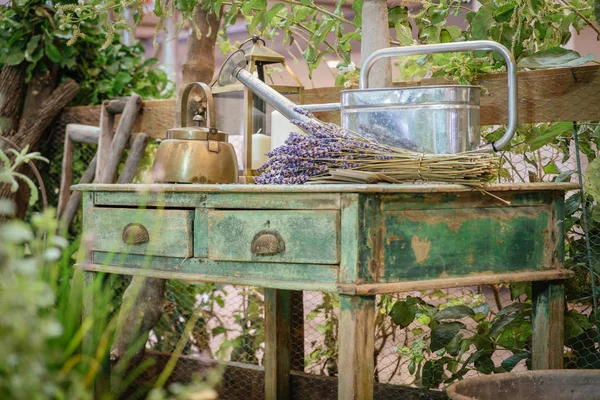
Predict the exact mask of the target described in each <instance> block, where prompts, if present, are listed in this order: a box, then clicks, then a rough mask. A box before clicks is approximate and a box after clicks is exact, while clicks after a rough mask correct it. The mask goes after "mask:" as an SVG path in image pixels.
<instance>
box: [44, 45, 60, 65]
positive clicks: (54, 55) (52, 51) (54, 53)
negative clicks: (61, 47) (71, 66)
mask: <svg viewBox="0 0 600 400" xmlns="http://www.w3.org/2000/svg"><path fill="white" fill-rule="evenodd" d="M46 55H47V56H48V58H49V59H50V60H52V62H55V63H57V62H59V61H60V58H61V55H60V51H58V48H57V47H56V46H55V45H53V44H52V43H50V42H46Z"/></svg>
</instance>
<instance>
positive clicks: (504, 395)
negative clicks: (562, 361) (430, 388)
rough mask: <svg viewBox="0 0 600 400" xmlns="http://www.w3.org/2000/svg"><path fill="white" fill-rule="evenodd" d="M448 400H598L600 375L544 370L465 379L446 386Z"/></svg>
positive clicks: (580, 371)
mask: <svg viewBox="0 0 600 400" xmlns="http://www.w3.org/2000/svg"><path fill="white" fill-rule="evenodd" d="M446 394H447V395H448V397H450V399H452V400H504V399H508V400H520V399H524V400H600V371H594V370H547V371H525V372H510V373H504V374H495V375H485V376H478V377H475V378H469V379H466V380H464V381H460V382H457V383H455V384H453V385H452V386H450V387H449V388H448V390H447V391H446Z"/></svg>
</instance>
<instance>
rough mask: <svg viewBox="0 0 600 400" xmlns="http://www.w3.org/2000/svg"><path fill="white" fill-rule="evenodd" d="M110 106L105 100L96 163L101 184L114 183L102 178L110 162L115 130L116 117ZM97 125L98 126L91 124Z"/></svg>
mask: <svg viewBox="0 0 600 400" xmlns="http://www.w3.org/2000/svg"><path fill="white" fill-rule="evenodd" d="M107 105H108V100H105V101H104V102H103V103H102V106H101V107H102V108H101V113H100V121H99V122H100V123H99V124H98V125H100V136H99V137H98V161H97V163H96V174H95V176H96V181H97V182H101V183H112V182H111V181H103V180H101V178H102V177H103V168H104V166H105V165H106V164H107V163H108V160H110V152H111V145H112V140H113V135H114V132H113V128H114V125H115V115H114V114H111V113H110V112H109V111H108V110H107V109H106V106H107ZM90 125H96V124H90Z"/></svg>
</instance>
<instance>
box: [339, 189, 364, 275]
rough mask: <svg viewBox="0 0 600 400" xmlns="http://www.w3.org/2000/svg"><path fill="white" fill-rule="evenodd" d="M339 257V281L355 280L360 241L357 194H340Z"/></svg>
mask: <svg viewBox="0 0 600 400" xmlns="http://www.w3.org/2000/svg"><path fill="white" fill-rule="evenodd" d="M341 208H342V210H341V228H340V232H341V246H340V247H341V258H340V279H339V281H340V282H355V281H356V280H357V278H358V262H359V260H358V255H359V241H360V227H359V220H358V216H359V215H361V214H360V213H359V195H358V194H356V193H344V194H342V205H341Z"/></svg>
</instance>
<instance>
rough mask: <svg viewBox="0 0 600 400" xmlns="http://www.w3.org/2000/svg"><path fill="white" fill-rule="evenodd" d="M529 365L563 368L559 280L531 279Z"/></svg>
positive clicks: (562, 297)
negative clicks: (531, 304) (533, 280)
mask: <svg viewBox="0 0 600 400" xmlns="http://www.w3.org/2000/svg"><path fill="white" fill-rule="evenodd" d="M532 285H533V299H532V300H533V310H532V316H531V318H532V330H533V332H532V367H533V369H560V368H562V367H563V346H564V312H565V309H564V307H565V290H564V284H563V281H540V282H533V283H532Z"/></svg>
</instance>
